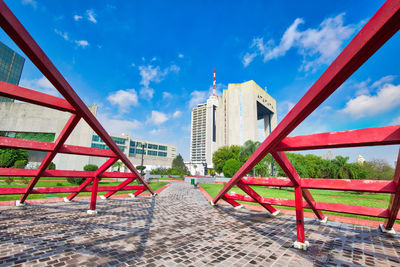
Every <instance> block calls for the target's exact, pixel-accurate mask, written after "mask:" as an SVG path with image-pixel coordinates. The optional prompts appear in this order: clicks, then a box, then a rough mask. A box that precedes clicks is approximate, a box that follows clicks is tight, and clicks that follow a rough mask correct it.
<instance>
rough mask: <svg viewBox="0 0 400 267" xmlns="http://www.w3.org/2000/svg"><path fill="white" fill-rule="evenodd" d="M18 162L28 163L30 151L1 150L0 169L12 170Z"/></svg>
mask: <svg viewBox="0 0 400 267" xmlns="http://www.w3.org/2000/svg"><path fill="white" fill-rule="evenodd" d="M17 160H26V161H28V151H26V150H25V149H11V148H5V149H0V168H12V167H13V166H14V163H15V162H16V161H17Z"/></svg>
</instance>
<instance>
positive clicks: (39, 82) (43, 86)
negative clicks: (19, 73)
mask: <svg viewBox="0 0 400 267" xmlns="http://www.w3.org/2000/svg"><path fill="white" fill-rule="evenodd" d="M20 86H21V87H24V88H28V89H32V90H35V91H39V92H42V93H45V94H49V95H54V96H61V94H60V93H59V92H58V91H57V89H56V88H54V86H53V85H52V84H51V83H50V82H49V80H47V78H46V77H44V76H42V77H41V78H39V79H31V80H29V79H22V80H21V82H20Z"/></svg>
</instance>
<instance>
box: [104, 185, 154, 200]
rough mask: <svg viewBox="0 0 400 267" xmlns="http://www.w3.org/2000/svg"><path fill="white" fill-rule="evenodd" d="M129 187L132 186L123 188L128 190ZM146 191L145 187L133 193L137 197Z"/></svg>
mask: <svg viewBox="0 0 400 267" xmlns="http://www.w3.org/2000/svg"><path fill="white" fill-rule="evenodd" d="M128 187H131V186H125V187H124V188H122V189H121V190H127V189H126V188H128ZM111 190H112V189H111ZM144 191H146V188H145V189H140V190H137V191H136V192H135V193H132V195H133V196H134V197H137V196H138V195H140V194H141V193H143V192H144Z"/></svg>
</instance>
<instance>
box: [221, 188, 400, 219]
mask: <svg viewBox="0 0 400 267" xmlns="http://www.w3.org/2000/svg"><path fill="white" fill-rule="evenodd" d="M224 197H226V198H228V199H232V200H236V201H246V202H256V201H255V200H254V199H253V198H251V197H250V196H246V195H239V194H231V193H228V194H226V195H225V196H224ZM261 202H263V203H265V204H270V205H277V206H285V207H296V204H295V200H293V199H279V198H267V197H263V198H262V199H261ZM302 205H303V208H306V209H310V208H311V207H310V206H309V205H308V203H307V202H306V201H303V202H302ZM316 207H317V209H319V210H324V211H333V212H341V213H348V214H357V215H364V216H371V217H379V218H389V216H390V213H389V210H388V209H382V208H374V207H364V206H354V205H344V204H337V203H325V202H316ZM396 219H397V220H400V216H399V215H397V217H396Z"/></svg>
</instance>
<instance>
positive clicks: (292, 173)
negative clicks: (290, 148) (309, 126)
mask: <svg viewBox="0 0 400 267" xmlns="http://www.w3.org/2000/svg"><path fill="white" fill-rule="evenodd" d="M272 156H273V157H274V159H275V160H276V162H277V163H278V164H279V166H280V167H281V168H282V170H283V171H284V172H285V173H286V175H287V176H288V177H289V179H290V181H291V182H292V183H293V184H294V185H295V196H296V192H297V191H296V189H297V188H298V187H299V188H300V189H299V190H300V192H302V195H303V197H304V199H305V200H306V201H307V203H308V205H310V207H311V209H312V210H313V212H314V213H315V215H316V216H317V218H318V219H320V220H323V219H324V215H323V214H322V212H321V211H319V210H317V209H316V207H315V200H314V198H313V197H312V195H311V194H310V191H308V189H305V188H302V186H301V178H300V176H299V174H298V173H297V171H296V169H295V168H294V166H293V165H292V163H290V160H289V159H288V157H287V156H286V154H285V153H284V152H273V153H272ZM297 194H298V193H297ZM297 197H298V196H297ZM295 200H296V201H297V198H296V197H295ZM300 201H302V198H301V196H300ZM301 213H302V211H301ZM296 214H297V206H296ZM299 215H300V211H299Z"/></svg>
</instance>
